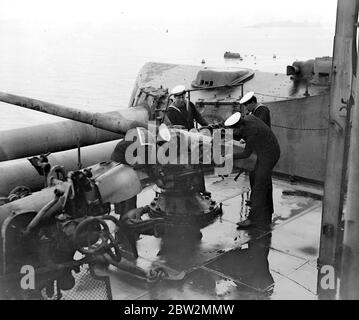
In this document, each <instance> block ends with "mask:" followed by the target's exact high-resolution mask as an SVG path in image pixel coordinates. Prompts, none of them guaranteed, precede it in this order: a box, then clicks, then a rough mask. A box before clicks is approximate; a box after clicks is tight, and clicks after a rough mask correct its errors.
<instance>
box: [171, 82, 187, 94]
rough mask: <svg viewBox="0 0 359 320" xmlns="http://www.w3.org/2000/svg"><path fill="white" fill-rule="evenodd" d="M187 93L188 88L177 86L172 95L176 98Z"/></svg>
mask: <svg viewBox="0 0 359 320" xmlns="http://www.w3.org/2000/svg"><path fill="white" fill-rule="evenodd" d="M185 91H186V87H185V86H184V85H182V84H181V85H179V86H175V87H174V88H173V89H172V91H171V94H173V95H174V96H179V95H182V94H184V93H185Z"/></svg>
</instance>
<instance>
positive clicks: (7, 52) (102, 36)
mask: <svg viewBox="0 0 359 320" xmlns="http://www.w3.org/2000/svg"><path fill="white" fill-rule="evenodd" d="M0 39H1V40H0V91H2V92H7V93H13V94H18V95H23V96H27V97H31V98H35V99H40V100H45V101H49V102H53V103H57V104H61V105H65V106H70V107H75V108H79V109H82V110H87V111H93V112H107V111H113V110H118V109H120V108H126V107H127V105H128V102H129V98H130V95H131V92H132V88H133V85H134V83H135V80H136V76H137V74H138V72H139V70H140V68H141V67H142V66H143V65H144V64H145V63H146V62H149V61H152V62H153V61H155V62H165V63H180V64H189V65H201V61H202V59H204V60H205V62H206V63H205V66H207V67H242V68H251V69H254V70H260V71H267V72H277V73H285V72H286V65H288V64H292V63H293V62H294V61H295V60H307V59H313V58H315V57H321V56H331V55H332V51H333V39H334V28H325V27H323V26H319V25H318V26H308V27H305V26H302V27H285V26H281V27H262V28H252V27H236V26H234V25H233V24H230V23H229V24H228V25H226V26H224V25H223V24H218V25H216V22H215V21H213V22H212V23H211V24H210V25H208V23H207V25H201V23H200V21H199V23H198V25H197V27H196V28H193V26H191V25H187V24H185V23H184V24H179V25H176V26H172V27H171V28H166V27H165V26H163V27H154V26H152V25H150V24H148V23H146V22H144V23H142V22H141V21H134V22H133V23H130V24H129V23H126V24H124V23H116V22H114V21H112V22H109V23H100V24H96V23H89V22H86V23H84V22H82V23H80V22H79V23H78V24H73V23H72V24H71V25H66V23H63V24H61V25H59V24H56V23H54V24H53V25H52V24H51V23H48V24H46V25H44V24H36V23H24V22H22V21H0ZM226 51H232V52H239V53H240V54H241V55H242V57H243V61H239V60H225V59H224V58H223V54H224V52H226ZM274 54H275V55H276V58H274V57H273V55H274ZM60 120H61V119H60V118H58V117H54V116H49V115H46V114H42V113H39V112H36V111H31V110H26V109H23V108H20V107H17V106H10V105H8V104H5V103H0V131H1V130H7V129H14V128H21V127H26V126H33V125H37V124H43V123H48V122H55V121H60Z"/></svg>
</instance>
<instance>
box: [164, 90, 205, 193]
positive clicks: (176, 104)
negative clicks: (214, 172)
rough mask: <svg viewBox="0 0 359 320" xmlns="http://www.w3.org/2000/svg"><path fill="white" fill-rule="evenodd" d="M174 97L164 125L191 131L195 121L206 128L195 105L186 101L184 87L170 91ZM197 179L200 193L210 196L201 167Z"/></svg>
mask: <svg viewBox="0 0 359 320" xmlns="http://www.w3.org/2000/svg"><path fill="white" fill-rule="evenodd" d="M171 94H173V96H174V101H173V103H172V104H171V105H170V106H169V107H168V110H167V115H166V116H167V119H166V120H167V121H166V124H168V125H173V126H181V127H183V128H184V129H187V130H191V129H193V128H194V120H196V121H197V122H198V123H199V124H200V125H201V126H203V127H207V126H208V125H209V124H208V122H207V121H206V120H205V119H204V118H203V117H202V115H201V114H200V113H199V111H198V110H197V109H196V107H195V105H194V104H193V103H192V102H191V101H189V100H186V98H185V94H186V88H185V86H184V85H178V86H176V87H174V88H173V89H172V91H171ZM198 179H199V180H200V181H201V188H200V189H201V192H202V194H203V195H210V193H209V192H208V191H207V190H206V187H205V180H204V172H203V169H202V167H201V166H200V167H199V173H198Z"/></svg>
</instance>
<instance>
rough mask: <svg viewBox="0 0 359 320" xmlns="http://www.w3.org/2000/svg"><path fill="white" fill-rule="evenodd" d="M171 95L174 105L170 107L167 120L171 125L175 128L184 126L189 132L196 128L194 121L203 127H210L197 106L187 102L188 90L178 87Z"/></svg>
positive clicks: (181, 86)
mask: <svg viewBox="0 0 359 320" xmlns="http://www.w3.org/2000/svg"><path fill="white" fill-rule="evenodd" d="M171 93H172V94H173V96H174V101H173V103H172V104H171V105H170V106H169V107H168V110H167V118H168V120H169V122H170V123H167V124H172V125H175V126H182V127H184V128H185V129H187V130H190V129H193V128H194V120H196V121H197V122H198V123H199V124H200V125H201V126H204V127H205V126H208V122H207V121H206V120H205V119H203V117H202V115H201V114H200V113H199V112H198V110H197V109H196V107H195V105H194V104H193V103H192V102H191V101H188V100H186V98H185V94H186V88H185V86H183V85H179V86H176V87H174V88H173V89H172V91H171Z"/></svg>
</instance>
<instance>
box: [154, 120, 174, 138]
mask: <svg viewBox="0 0 359 320" xmlns="http://www.w3.org/2000/svg"><path fill="white" fill-rule="evenodd" d="M170 140H171V132H170V130H169V129H168V127H167V126H166V124H164V123H162V124H161V125H160V126H159V127H158V134H157V141H164V142H168V141H170Z"/></svg>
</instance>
